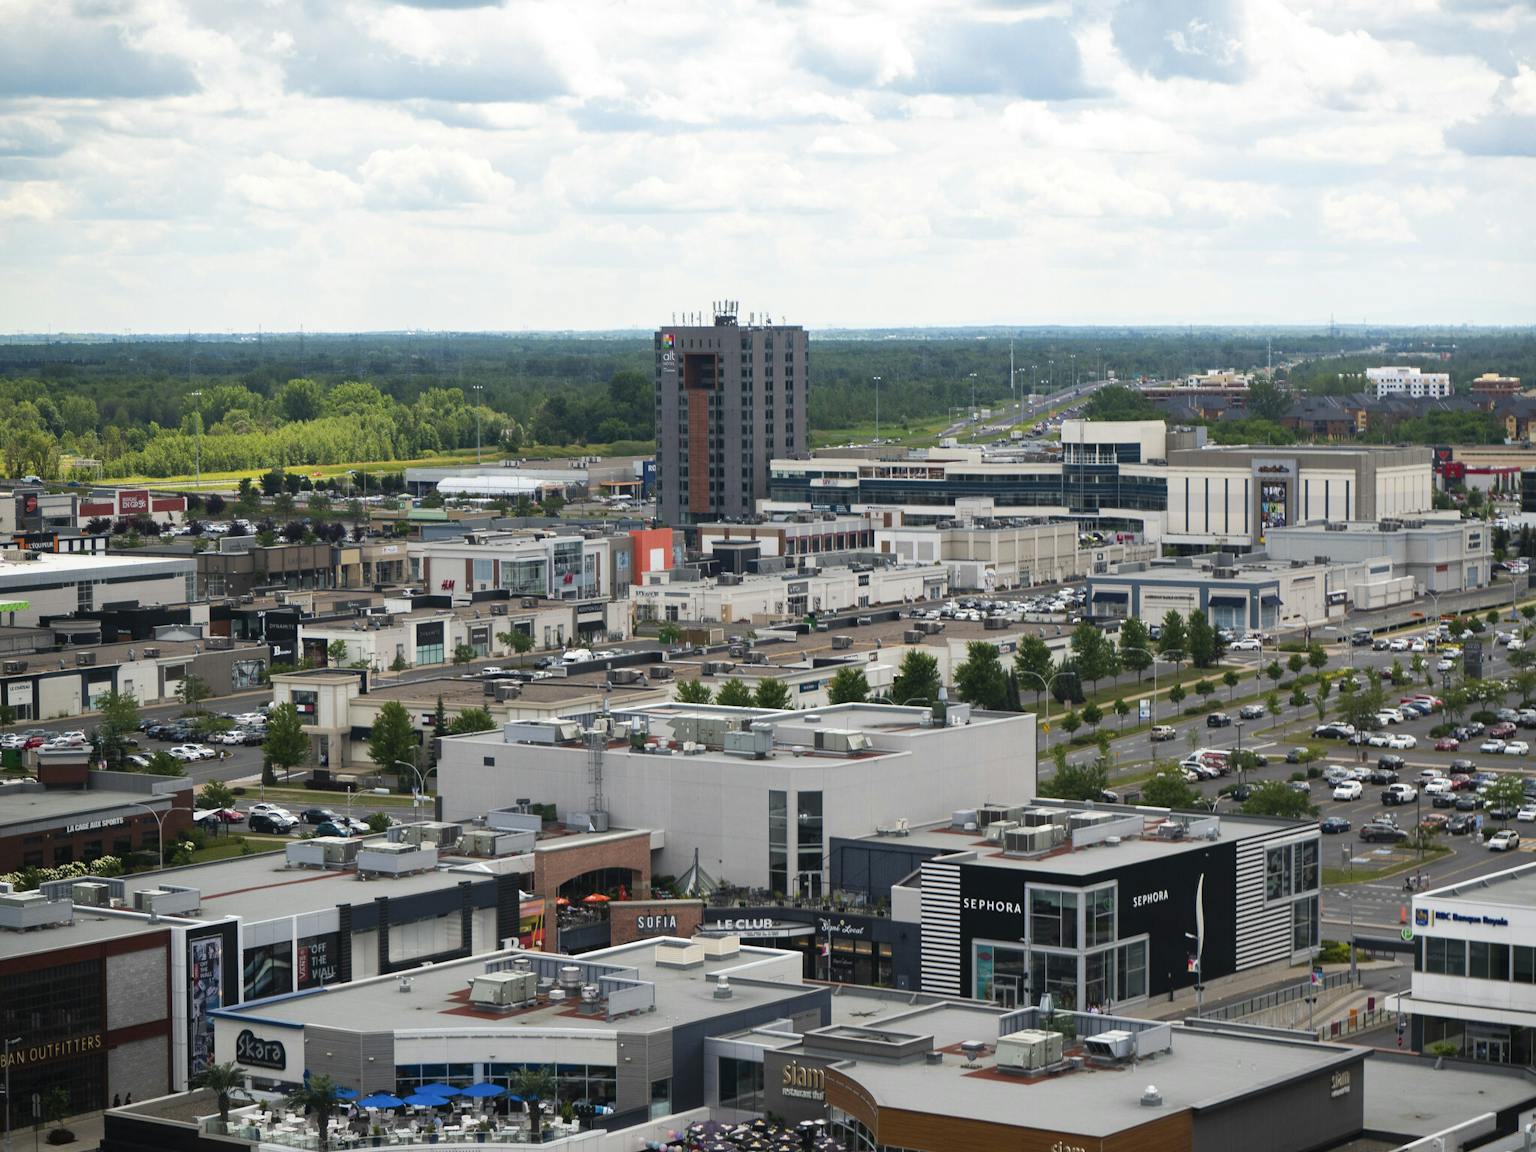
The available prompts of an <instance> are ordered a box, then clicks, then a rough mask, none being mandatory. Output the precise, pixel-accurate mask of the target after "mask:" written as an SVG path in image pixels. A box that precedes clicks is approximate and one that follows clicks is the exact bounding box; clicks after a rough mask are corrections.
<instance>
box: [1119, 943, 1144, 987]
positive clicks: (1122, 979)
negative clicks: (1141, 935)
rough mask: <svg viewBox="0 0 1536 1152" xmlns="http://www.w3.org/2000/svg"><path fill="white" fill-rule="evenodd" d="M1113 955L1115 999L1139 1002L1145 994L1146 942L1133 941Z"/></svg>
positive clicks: (1123, 945) (1122, 946)
mask: <svg viewBox="0 0 1536 1152" xmlns="http://www.w3.org/2000/svg"><path fill="white" fill-rule="evenodd" d="M1115 953H1116V955H1115V999H1116V1000H1117V1001H1118V1000H1139V999H1140V998H1141V997H1143V996H1145V995H1146V994H1147V942H1146V941H1145V940H1133V941H1131V942H1130V943H1129V944H1122V945H1121V946H1120V947H1119V948H1117V949H1115Z"/></svg>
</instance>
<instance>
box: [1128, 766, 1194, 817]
mask: <svg viewBox="0 0 1536 1152" xmlns="http://www.w3.org/2000/svg"><path fill="white" fill-rule="evenodd" d="M1141 802H1142V803H1143V804H1150V805H1151V806H1152V807H1154V808H1196V807H1199V806H1200V793H1198V792H1196V791H1195V790H1194V789H1193V788H1191V787H1190V786H1189V784H1188V783H1187V782H1186V781H1185V780H1184V777H1183V775H1182V774H1180V773H1178V772H1173V771H1169V772H1159V773H1158V774H1157V775H1156V776H1154V777H1152V779H1150V780H1148V781H1147V782H1146V784H1144V785H1143V786H1142V789H1141Z"/></svg>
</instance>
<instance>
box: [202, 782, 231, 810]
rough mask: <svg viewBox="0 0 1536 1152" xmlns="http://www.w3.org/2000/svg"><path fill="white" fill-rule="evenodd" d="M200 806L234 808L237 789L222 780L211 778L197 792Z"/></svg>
mask: <svg viewBox="0 0 1536 1152" xmlns="http://www.w3.org/2000/svg"><path fill="white" fill-rule="evenodd" d="M197 806H198V807H199V808H233V807H234V806H235V790H234V789H233V788H231V787H230V786H229V785H228V784H226V783H224V781H222V780H210V781H208V783H206V784H204V785H203V786H202V788H201V789H199V790H198V793H197Z"/></svg>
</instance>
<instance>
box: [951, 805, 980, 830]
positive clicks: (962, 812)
mask: <svg viewBox="0 0 1536 1152" xmlns="http://www.w3.org/2000/svg"><path fill="white" fill-rule="evenodd" d="M949 826H950V827H951V828H965V827H967V826H969V827H971V828H974V827H976V809H974V808H957V809H955V811H954V812H953V813H951V815H950V817H949Z"/></svg>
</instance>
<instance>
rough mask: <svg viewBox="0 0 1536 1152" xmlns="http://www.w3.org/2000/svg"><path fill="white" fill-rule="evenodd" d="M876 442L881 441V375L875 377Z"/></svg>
mask: <svg viewBox="0 0 1536 1152" xmlns="http://www.w3.org/2000/svg"><path fill="white" fill-rule="evenodd" d="M874 379H875V443H876V444H878V443H880V377H878V376H876V377H875V378H874Z"/></svg>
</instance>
